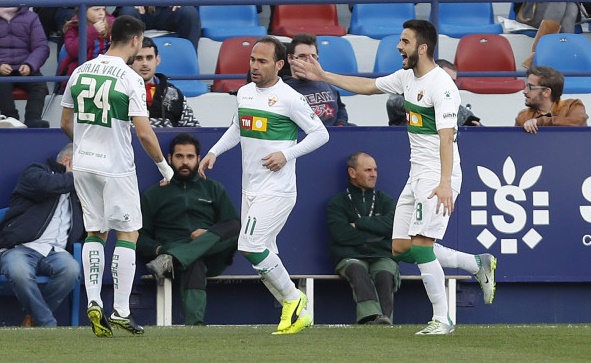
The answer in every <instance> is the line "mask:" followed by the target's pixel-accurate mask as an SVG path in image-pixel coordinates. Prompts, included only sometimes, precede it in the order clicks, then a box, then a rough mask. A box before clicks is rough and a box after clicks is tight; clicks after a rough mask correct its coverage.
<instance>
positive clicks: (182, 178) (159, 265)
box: [137, 133, 240, 325]
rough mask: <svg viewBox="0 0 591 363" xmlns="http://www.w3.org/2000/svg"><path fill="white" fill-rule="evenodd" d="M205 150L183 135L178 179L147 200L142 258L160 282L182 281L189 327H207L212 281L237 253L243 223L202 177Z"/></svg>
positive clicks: (174, 145) (177, 152)
mask: <svg viewBox="0 0 591 363" xmlns="http://www.w3.org/2000/svg"><path fill="white" fill-rule="evenodd" d="M200 151H201V145H200V143H199V141H198V140H197V139H195V138H194V137H192V136H191V135H189V134H186V133H181V134H179V135H177V136H176V137H175V138H174V139H173V140H172V141H171V142H170V154H169V155H168V162H169V163H170V164H171V166H172V169H173V170H174V177H173V178H172V180H171V181H170V183H169V184H167V185H164V186H162V185H154V186H152V187H151V188H149V189H148V190H147V191H146V192H145V193H144V195H143V196H142V201H141V202H142V203H141V206H142V216H143V227H142V229H141V230H140V236H139V240H138V244H137V251H138V253H139V254H140V255H141V256H142V257H144V258H146V259H150V260H152V259H153V260H152V261H151V262H149V263H147V264H146V267H147V268H148V271H150V272H151V273H152V274H153V275H154V276H155V277H156V279H157V280H158V281H162V279H163V278H164V277H165V276H170V275H172V276H173V277H174V278H178V284H179V286H180V289H181V297H182V301H183V309H184V313H185V324H186V325H204V315H205V304H206V293H205V287H206V284H207V277H208V276H217V275H219V274H221V273H222V272H223V271H224V269H225V268H226V266H228V265H229V264H231V263H232V258H233V256H234V253H235V251H236V249H237V243H238V233H239V231H240V220H239V217H238V214H237V213H236V209H235V208H234V205H233V204H232V201H231V200H230V197H229V196H228V194H227V193H226V190H225V189H224V187H223V186H222V185H221V184H220V183H218V182H216V181H213V180H211V179H207V180H204V179H201V177H199V176H198V175H197V168H198V165H199V161H200V156H199V153H200Z"/></svg>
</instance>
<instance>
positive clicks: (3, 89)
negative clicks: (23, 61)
mask: <svg viewBox="0 0 591 363" xmlns="http://www.w3.org/2000/svg"><path fill="white" fill-rule="evenodd" d="M31 76H42V74H41V72H39V71H37V72H31ZM15 86H18V87H19V88H22V89H24V90H25V91H27V94H28V97H27V105H26V107H25V123H26V122H27V121H30V120H41V114H42V113H43V105H44V104H45V96H47V94H48V90H47V83H45V82H16V83H12V82H0V113H2V114H3V115H4V116H7V117H14V118H15V119H17V120H19V119H20V118H19V114H18V110H17V109H16V105H15V103H14V97H13V96H12V89H13V88H14V87H15Z"/></svg>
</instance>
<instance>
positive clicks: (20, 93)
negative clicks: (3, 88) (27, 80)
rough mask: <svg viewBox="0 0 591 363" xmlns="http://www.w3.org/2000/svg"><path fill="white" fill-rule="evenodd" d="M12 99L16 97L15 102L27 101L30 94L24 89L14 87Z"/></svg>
mask: <svg viewBox="0 0 591 363" xmlns="http://www.w3.org/2000/svg"><path fill="white" fill-rule="evenodd" d="M12 97H14V99H15V100H26V99H28V98H29V94H28V93H27V91H25V90H24V89H22V88H19V87H13V88H12Z"/></svg>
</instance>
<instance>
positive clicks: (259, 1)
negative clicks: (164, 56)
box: [0, 0, 591, 83]
mask: <svg viewBox="0 0 591 363" xmlns="http://www.w3.org/2000/svg"><path fill="white" fill-rule="evenodd" d="M566 1H567V2H577V1H574V0H566ZM408 2H409V1H408V0H339V1H338V4H375V3H408ZM412 2H413V3H415V4H417V3H427V4H431V19H432V21H433V23H434V24H435V26H436V27H437V28H438V29H439V4H440V3H452V2H453V3H479V2H485V3H489V2H491V1H485V0H413V1H412ZM493 2H494V3H505V2H507V3H512V2H513V1H511V0H496V1H493ZM545 2H564V1H560V0H546V1H545ZM323 3H329V4H334V3H335V2H334V1H328V0H285V1H281V0H143V1H139V0H130V1H126V0H100V1H99V2H98V3H97V2H96V1H90V0H24V1H18V0H3V1H2V6H3V7H10V6H20V7H33V6H35V7H64V6H70V7H78V8H79V11H78V17H79V22H78V26H79V28H78V29H79V32H78V34H79V39H80V46H79V49H78V63H79V64H82V63H84V62H85V61H86V51H87V50H86V9H87V7H88V6H89V5H90V6H96V5H104V6H118V5H122V4H124V5H144V6H148V5H184V6H201V5H277V4H323ZM58 52H59V50H58ZM435 55H436V56H437V50H436V53H435ZM58 67H59V65H58ZM563 74H564V75H565V76H591V69H590V70H589V71H587V72H563ZM354 75H358V76H365V77H377V76H381V75H384V73H373V72H372V73H361V72H359V73H354ZM167 76H168V77H169V78H170V79H172V80H175V79H190V80H217V79H241V78H244V77H245V75H243V74H199V75H189V74H167ZM458 76H460V77H525V71H516V72H460V73H458ZM68 78H69V77H68V76H30V77H19V76H6V77H0V82H15V83H16V82H39V81H41V82H63V81H67V80H68Z"/></svg>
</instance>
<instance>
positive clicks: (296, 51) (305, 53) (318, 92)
mask: <svg viewBox="0 0 591 363" xmlns="http://www.w3.org/2000/svg"><path fill="white" fill-rule="evenodd" d="M310 57H312V58H314V59H318V44H317V42H316V36H315V35H313V34H296V35H295V36H294V37H293V38H292V40H291V43H289V45H288V46H287V62H291V61H292V60H293V59H303V60H307V59H309V58H310ZM284 67H285V66H284ZM290 73H291V75H290V76H284V77H283V81H284V82H285V83H287V84H288V85H290V86H291V87H292V88H293V89H295V90H296V91H298V92H299V93H301V94H302V95H304V97H306V100H307V101H308V104H309V105H310V107H312V110H314V112H315V113H316V115H318V117H320V119H321V120H322V122H324V125H325V126H348V115H347V109H346V108H345V104H344V103H343V102H342V101H341V95H340V93H339V91H338V90H337V89H336V88H335V87H334V86H331V85H330V84H328V83H326V82H316V81H309V80H307V79H300V78H298V77H297V76H296V75H295V74H294V73H293V72H290Z"/></svg>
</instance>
